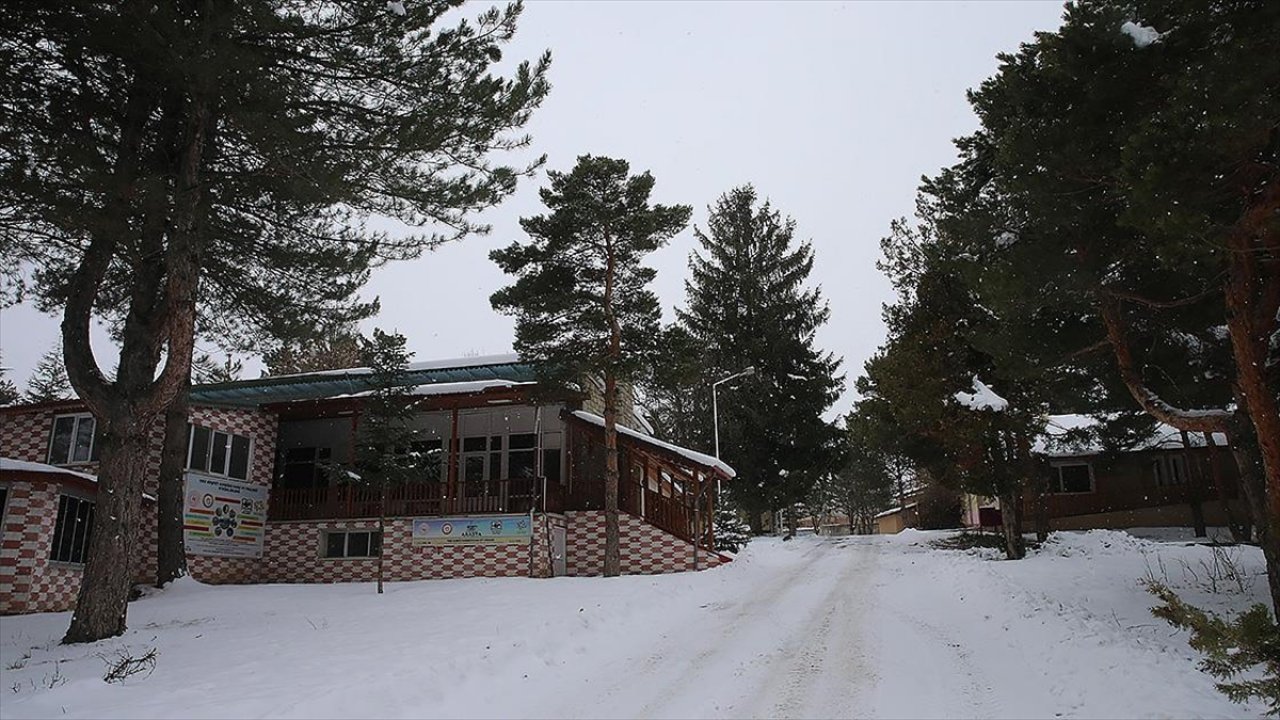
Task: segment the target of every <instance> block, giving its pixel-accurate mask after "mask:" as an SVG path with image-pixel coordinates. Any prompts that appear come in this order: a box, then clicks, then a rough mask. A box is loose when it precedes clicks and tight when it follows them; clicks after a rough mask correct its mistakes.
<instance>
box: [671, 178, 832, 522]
mask: <svg viewBox="0 0 1280 720" xmlns="http://www.w3.org/2000/svg"><path fill="white" fill-rule="evenodd" d="M794 234H795V221H794V220H792V219H790V218H786V219H784V218H783V217H782V216H781V214H780V213H779V212H778V211H776V210H774V209H773V208H772V207H771V206H770V205H769V203H768V202H765V203H763V204H761V205H760V206H759V207H757V197H756V192H755V190H754V189H753V188H751V187H750V186H747V187H741V188H737V189H735V190H732V191H730V192H729V193H727V194H725V195H724V196H722V197H721V198H720V199H719V200H718V201H717V202H716V204H715V205H714V206H713V207H712V208H711V213H710V216H709V217H708V219H707V229H706V232H703V231H702V230H701V229H695V235H696V237H697V239H698V242H699V243H700V245H701V246H702V249H701V252H697V251H695V253H694V254H693V256H692V257H691V258H690V261H689V267H690V271H691V277H690V279H689V280H688V281H686V283H685V288H686V294H687V303H686V304H687V307H686V308H685V309H683V310H680V311H677V314H678V316H679V319H680V323H681V324H682V325H683V326H684V327H685V328H686V330H687V331H688V333H689V334H690V335H691V336H692V337H693V339H694V342H695V344H696V347H697V348H699V350H700V351H701V352H702V353H703V362H702V365H703V368H704V374H703V376H702V378H701V380H702V382H701V383H700V386H699V387H696V388H690V392H694V393H699V394H706V395H710V384H711V383H712V382H715V381H716V380H718V379H720V378H722V377H725V376H728V375H732V374H733V373H736V372H739V371H741V370H743V369H744V368H746V367H754V368H755V372H754V374H753V375H751V376H748V377H746V378H744V379H742V380H739V381H737V382H736V384H726V385H723V386H721V387H720V390H719V393H720V408H719V416H720V447H721V454H722V456H723V458H724V459H725V461H726V462H728V463H729V464H730V465H732V466H733V467H734V468H735V469H736V470H737V471H738V476H737V477H736V478H735V479H734V482H733V483H732V484H731V486H730V489H729V492H730V496H731V497H732V499H733V501H734V502H735V503H737V504H738V506H739V507H741V508H742V509H743V510H744V511H746V512H747V514H748V522H749V523H750V525H751V528H752V531H753V532H759V531H760V529H761V516H762V515H763V514H764V513H766V512H772V511H776V510H779V509H781V508H783V507H787V506H790V505H792V504H795V503H799V502H801V501H802V500H803V499H804V497H805V496H806V494H807V493H808V490H809V487H810V486H811V485H812V484H813V483H814V482H815V481H816V480H817V478H819V477H821V476H822V475H823V474H824V473H827V472H829V471H831V470H832V469H834V465H835V462H836V458H835V457H834V456H833V454H832V450H833V448H835V447H837V443H836V442H835V437H836V431H835V429H834V428H833V427H832V426H831V425H829V424H828V423H827V422H825V421H824V420H823V419H822V415H823V413H824V412H826V411H827V409H828V408H829V407H830V406H831V404H832V403H833V402H834V401H835V399H836V398H837V397H838V396H839V394H840V391H841V389H842V387H843V384H844V383H843V376H840V375H838V374H837V372H838V368H839V365H840V361H839V360H838V359H837V358H835V357H834V356H833V355H832V354H831V353H824V352H822V351H820V350H818V349H817V348H816V347H815V346H814V335H815V333H816V332H817V330H818V328H819V327H821V326H822V324H823V323H825V322H826V320H827V316H828V314H829V311H828V309H827V307H826V304H825V302H824V301H823V300H822V298H821V295H820V293H819V291H818V290H817V289H808V288H806V286H805V284H806V282H807V281H808V279H809V273H810V271H811V270H812V269H813V248H812V246H811V245H810V244H809V243H807V242H805V243H799V244H796V243H795V242H794Z"/></svg>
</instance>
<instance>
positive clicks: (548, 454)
mask: <svg viewBox="0 0 1280 720" xmlns="http://www.w3.org/2000/svg"><path fill="white" fill-rule="evenodd" d="M542 474H543V475H544V476H546V477H547V478H548V479H551V480H560V479H561V478H560V451H559V450H543V451H542Z"/></svg>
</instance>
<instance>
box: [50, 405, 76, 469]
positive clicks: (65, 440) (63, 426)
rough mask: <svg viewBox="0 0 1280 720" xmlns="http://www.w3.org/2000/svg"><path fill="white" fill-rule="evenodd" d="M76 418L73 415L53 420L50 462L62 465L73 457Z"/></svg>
mask: <svg viewBox="0 0 1280 720" xmlns="http://www.w3.org/2000/svg"><path fill="white" fill-rule="evenodd" d="M75 427H76V419H75V418H74V417H71V416H67V417H60V418H57V419H55V420H54V421H53V440H52V441H51V442H50V443H49V464H50V465H62V464H64V463H66V462H67V461H68V460H69V459H70V457H71V436H72V434H73V433H74V432H75Z"/></svg>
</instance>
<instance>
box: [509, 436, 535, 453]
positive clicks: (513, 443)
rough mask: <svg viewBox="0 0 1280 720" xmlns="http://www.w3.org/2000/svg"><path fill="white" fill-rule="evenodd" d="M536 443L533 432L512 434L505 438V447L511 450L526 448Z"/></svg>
mask: <svg viewBox="0 0 1280 720" xmlns="http://www.w3.org/2000/svg"><path fill="white" fill-rule="evenodd" d="M537 444H538V436H537V435H535V434H533V433H524V434H522V435H512V436H511V437H509V438H507V447H508V448H510V449H511V450H528V449H531V448H532V447H533V446H535V445H537Z"/></svg>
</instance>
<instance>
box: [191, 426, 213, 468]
mask: <svg viewBox="0 0 1280 720" xmlns="http://www.w3.org/2000/svg"><path fill="white" fill-rule="evenodd" d="M190 457H191V460H190V462H189V463H188V464H187V467H189V468H191V469H192V470H204V471H208V470H209V428H203V427H200V426H199V425H197V426H195V427H193V428H191V455H190Z"/></svg>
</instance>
